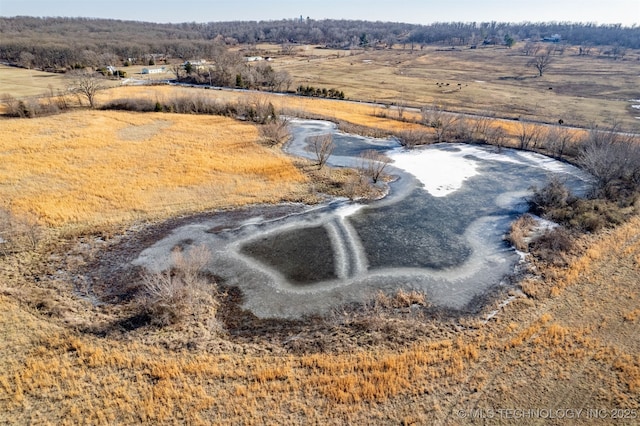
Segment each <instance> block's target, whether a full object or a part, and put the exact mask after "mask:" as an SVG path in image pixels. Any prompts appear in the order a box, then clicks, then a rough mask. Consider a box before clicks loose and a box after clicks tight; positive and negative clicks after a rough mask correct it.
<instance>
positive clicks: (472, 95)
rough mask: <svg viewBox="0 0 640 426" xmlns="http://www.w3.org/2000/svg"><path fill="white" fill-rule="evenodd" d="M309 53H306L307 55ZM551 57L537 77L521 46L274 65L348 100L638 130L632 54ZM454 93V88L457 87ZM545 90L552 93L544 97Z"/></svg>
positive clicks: (289, 60) (301, 58) (352, 55)
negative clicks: (613, 124) (619, 57)
mask: <svg viewBox="0 0 640 426" xmlns="http://www.w3.org/2000/svg"><path fill="white" fill-rule="evenodd" d="M312 51H313V49H312ZM576 53H577V51H576V50H573V49H567V51H566V52H565V54H564V55H562V56H554V63H553V65H552V67H550V68H549V70H548V72H547V73H545V75H544V77H541V78H539V77H535V70H533V69H532V68H527V67H526V66H525V64H526V62H527V61H528V60H529V59H530V58H529V57H526V56H524V55H523V54H522V53H521V52H520V45H516V46H515V47H513V48H512V49H505V48H494V47H489V48H479V49H473V50H472V49H468V48H460V49H456V50H455V51H438V47H426V48H425V49H423V50H416V51H414V52H410V51H409V50H405V51H403V50H401V49H394V50H385V51H367V52H363V51H353V52H342V54H341V55H340V56H338V55H333V56H321V55H317V56H316V57H311V58H310V57H309V56H308V54H307V55H303V54H302V53H301V54H299V55H298V56H297V57H286V58H281V59H278V60H277V61H274V62H273V66H274V67H275V68H277V69H285V70H288V71H289V72H290V73H291V75H292V76H293V77H294V85H293V86H294V87H296V86H297V85H300V84H303V85H313V86H315V87H336V88H339V89H340V90H343V91H344V92H345V94H346V95H347V97H348V98H350V99H359V100H365V101H375V102H382V103H387V104H398V103H403V104H408V105H410V106H418V107H421V106H424V105H433V104H437V105H443V106H445V107H446V108H448V109H454V110H457V111H461V112H472V113H480V114H486V113H487V112H493V113H496V114H497V115H498V116H501V117H510V118H518V117H522V118H526V119H533V120H539V121H545V122H549V123H557V122H558V120H559V119H563V121H564V122H565V123H566V124H568V125H580V126H584V127H588V126H589V124H590V123H592V122H594V123H600V124H602V123H605V122H607V121H610V120H612V119H614V118H615V119H617V120H621V121H623V122H624V126H625V127H628V128H633V129H636V130H637V129H639V128H640V123H638V120H636V119H635V118H634V116H635V115H637V114H634V112H633V111H632V110H631V108H630V106H629V105H630V104H629V102H628V100H629V99H632V98H633V96H635V94H636V91H635V87H634V83H633V82H634V78H635V76H636V74H637V67H636V64H635V62H636V61H635V59H636V58H637V52H634V53H633V54H630V56H628V60H624V61H612V60H611V59H601V58H595V57H580V56H578V55H577V54H576ZM458 85H460V86H458ZM549 88H551V89H549Z"/></svg>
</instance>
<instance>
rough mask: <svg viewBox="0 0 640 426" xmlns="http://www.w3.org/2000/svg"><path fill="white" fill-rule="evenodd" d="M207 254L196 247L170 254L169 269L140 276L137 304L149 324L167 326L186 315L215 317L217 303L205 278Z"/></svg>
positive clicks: (211, 284)
mask: <svg viewBox="0 0 640 426" xmlns="http://www.w3.org/2000/svg"><path fill="white" fill-rule="evenodd" d="M209 258H210V253H209V251H208V250H207V249H206V248H205V247H204V246H201V247H197V248H194V249H191V250H190V251H189V254H188V256H184V255H183V253H182V252H181V251H174V253H173V256H172V260H173V267H172V268H171V269H169V270H166V271H164V272H160V273H155V274H146V275H144V276H143V277H142V292H143V295H142V297H141V305H142V308H143V310H144V312H145V313H146V314H147V315H149V317H150V318H151V322H152V324H155V325H158V326H168V325H171V324H176V323H178V322H180V321H182V320H184V319H185V318H187V317H189V316H195V317H200V316H203V315H204V314H208V315H209V316H215V313H216V311H217V307H218V305H219V301H218V298H217V290H216V286H215V281H214V282H212V280H211V278H210V277H208V276H207V275H205V267H206V265H207V263H208V260H209Z"/></svg>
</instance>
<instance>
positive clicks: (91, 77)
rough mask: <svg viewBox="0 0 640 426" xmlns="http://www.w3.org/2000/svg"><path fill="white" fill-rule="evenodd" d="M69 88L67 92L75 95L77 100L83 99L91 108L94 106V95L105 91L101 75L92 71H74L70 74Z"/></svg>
mask: <svg viewBox="0 0 640 426" xmlns="http://www.w3.org/2000/svg"><path fill="white" fill-rule="evenodd" d="M70 77H71V79H72V80H71V86H70V87H69V91H70V92H72V93H75V94H76V95H77V96H78V98H84V99H86V100H87V101H88V102H89V106H90V107H91V108H95V106H96V95H97V94H98V92H99V91H100V90H103V89H105V85H104V78H102V75H101V74H99V73H96V72H93V71H76V72H73V73H70Z"/></svg>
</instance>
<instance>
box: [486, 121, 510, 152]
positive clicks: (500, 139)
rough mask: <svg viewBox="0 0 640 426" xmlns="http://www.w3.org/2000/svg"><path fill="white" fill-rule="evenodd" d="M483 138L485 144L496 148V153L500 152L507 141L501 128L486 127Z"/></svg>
mask: <svg viewBox="0 0 640 426" xmlns="http://www.w3.org/2000/svg"><path fill="white" fill-rule="evenodd" d="M485 138H486V141H487V143H489V144H491V145H494V146H495V147H497V148H498V151H501V150H502V147H504V145H505V141H506V140H507V132H506V131H505V130H504V129H503V128H502V126H498V125H496V126H488V127H487V130H486V133H485Z"/></svg>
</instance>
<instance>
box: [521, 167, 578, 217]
mask: <svg viewBox="0 0 640 426" xmlns="http://www.w3.org/2000/svg"><path fill="white" fill-rule="evenodd" d="M574 200H575V197H574V196H573V195H572V194H571V191H569V189H568V188H567V187H566V186H565V185H564V183H563V182H562V181H561V180H560V178H558V177H555V176H554V177H552V178H551V180H550V181H549V183H547V184H546V185H545V186H543V187H542V188H540V189H538V188H535V187H534V188H533V195H532V196H531V197H530V198H529V200H527V201H528V203H529V207H530V209H531V211H532V212H533V213H535V214H539V215H544V214H545V213H548V212H549V211H551V210H554V209H560V208H564V207H566V206H567V205H568V204H569V203H570V202H573V201H574Z"/></svg>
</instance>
